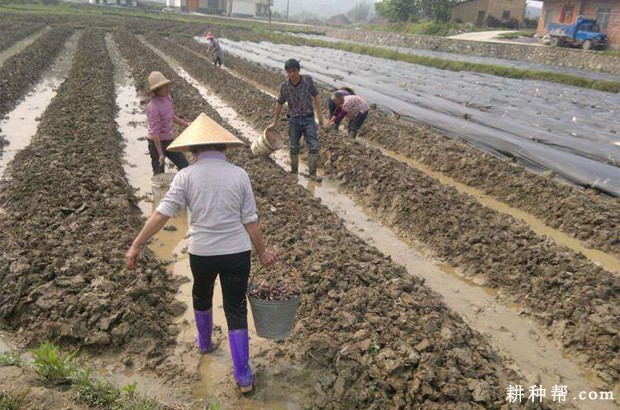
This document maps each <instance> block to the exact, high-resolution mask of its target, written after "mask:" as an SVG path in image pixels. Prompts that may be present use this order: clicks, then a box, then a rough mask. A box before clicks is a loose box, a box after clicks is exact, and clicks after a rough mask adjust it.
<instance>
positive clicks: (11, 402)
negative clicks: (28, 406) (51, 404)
mask: <svg viewBox="0 0 620 410" xmlns="http://www.w3.org/2000/svg"><path fill="white" fill-rule="evenodd" d="M27 394H28V390H22V391H16V390H7V391H2V392H0V410H17V409H19V406H20V405H21V403H22V401H24V398H25V397H26V395H27Z"/></svg>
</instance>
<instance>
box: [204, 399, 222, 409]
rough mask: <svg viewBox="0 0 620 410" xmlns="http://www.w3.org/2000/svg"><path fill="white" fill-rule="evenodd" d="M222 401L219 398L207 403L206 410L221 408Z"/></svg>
mask: <svg viewBox="0 0 620 410" xmlns="http://www.w3.org/2000/svg"><path fill="white" fill-rule="evenodd" d="M221 408H222V403H220V401H219V400H216V401H214V402H211V403H209V404H208V405H207V407H206V410H221Z"/></svg>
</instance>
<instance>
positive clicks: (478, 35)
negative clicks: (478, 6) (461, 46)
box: [448, 30, 517, 41]
mask: <svg viewBox="0 0 620 410" xmlns="http://www.w3.org/2000/svg"><path fill="white" fill-rule="evenodd" d="M516 32H517V31H516V30H495V31H477V32H474V33H461V34H456V35H454V36H450V37H448V38H456V39H460V40H474V41H492V40H497V38H498V37H499V36H500V35H502V34H508V33H516Z"/></svg>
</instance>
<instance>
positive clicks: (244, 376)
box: [126, 114, 277, 393]
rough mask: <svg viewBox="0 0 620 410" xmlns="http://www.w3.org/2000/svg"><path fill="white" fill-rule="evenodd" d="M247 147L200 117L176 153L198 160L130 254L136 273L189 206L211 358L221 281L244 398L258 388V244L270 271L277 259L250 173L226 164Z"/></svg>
mask: <svg viewBox="0 0 620 410" xmlns="http://www.w3.org/2000/svg"><path fill="white" fill-rule="evenodd" d="M239 145H243V142H241V141H240V140H239V139H237V138H236V137H235V136H234V135H232V134H230V133H229V132H228V131H227V130H225V129H224V128H222V127H221V126H219V125H218V124H217V123H216V122H215V121H213V120H212V119H210V118H209V117H208V116H207V115H206V114H200V116H199V117H198V118H197V119H196V120H195V121H194V122H193V123H192V124H191V125H190V126H189V127H188V128H187V129H186V130H185V131H184V132H183V133H182V134H181V135H180V136H179V137H178V138H177V139H176V140H175V141H174V142H173V143H172V144H171V145H170V146H169V147H168V150H171V151H183V150H190V151H191V152H192V153H194V155H195V156H196V158H197V160H196V162H195V163H193V164H192V165H190V166H188V167H187V168H184V169H182V170H180V171H179V172H178V173H177V175H176V176H175V178H174V180H173V181H172V184H171V185H170V189H169V190H168V192H167V193H166V195H165V197H164V198H163V199H162V201H161V202H160V204H159V205H158V206H157V209H156V210H155V212H154V213H153V215H151V217H150V218H149V220H148V221H147V222H146V224H145V226H144V228H143V229H142V231H141V232H140V233H139V234H138V236H137V237H136V238H135V239H134V241H133V243H132V245H131V247H130V248H129V250H128V251H127V255H126V262H127V267H128V268H129V269H135V268H136V265H137V259H138V256H139V254H140V248H141V247H142V245H143V244H144V243H146V241H148V239H149V238H151V237H152V236H153V235H155V234H156V233H157V232H158V231H159V230H160V229H161V228H163V227H164V225H165V224H166V222H167V221H168V219H169V218H170V217H172V216H174V215H175V214H176V213H177V212H178V211H180V210H181V209H184V208H185V207H186V206H187V207H188V208H189V210H190V213H191V220H190V244H189V254H190V266H191V270H192V275H193V277H194V284H193V288H192V299H193V307H194V316H195V318H196V328H197V330H198V336H197V338H196V343H197V345H198V347H199V348H200V350H201V351H202V352H203V353H208V352H210V351H212V350H213V343H212V340H211V335H212V332H213V314H212V298H213V287H214V284H215V279H216V278H217V276H218V274H219V275H220V282H221V285H222V295H223V299H224V313H225V315H226V322H227V324H228V340H229V343H230V351H231V356H232V359H233V365H234V375H235V378H236V380H237V383H238V385H239V388H240V390H241V391H242V392H244V393H245V392H249V391H251V390H252V383H253V375H252V370H251V369H250V365H249V339H248V325H247V301H246V296H245V295H246V292H247V288H248V279H249V275H250V267H251V266H250V253H251V249H252V245H254V248H255V249H256V251H257V252H258V254H259V257H260V262H261V264H262V265H263V266H270V265H271V264H273V263H274V262H275V260H276V258H277V256H276V254H275V252H273V251H272V250H270V249H268V248H267V247H266V246H265V244H264V243H263V241H262V239H261V235H260V229H259V224H258V216H257V214H256V203H255V201H254V194H253V191H252V186H251V185H250V179H249V177H248V174H247V173H246V171H245V170H243V169H242V168H239V167H237V166H235V165H233V164H231V163H229V162H228V161H227V160H226V154H225V151H226V149H227V148H231V147H235V146H239Z"/></svg>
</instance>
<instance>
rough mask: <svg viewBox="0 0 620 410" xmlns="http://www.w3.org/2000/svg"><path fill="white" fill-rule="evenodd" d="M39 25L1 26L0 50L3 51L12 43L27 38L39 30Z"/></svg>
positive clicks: (41, 26)
mask: <svg viewBox="0 0 620 410" xmlns="http://www.w3.org/2000/svg"><path fill="white" fill-rule="evenodd" d="M42 28H43V25H41V24H25V25H18V24H14V23H13V24H2V25H0V50H4V49H6V48H8V47H9V46H11V45H12V44H13V43H15V42H17V41H19V40H22V39H23V38H25V37H28V36H29V35H31V34H34V33H36V32H37V31H39V30H41V29H42Z"/></svg>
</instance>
